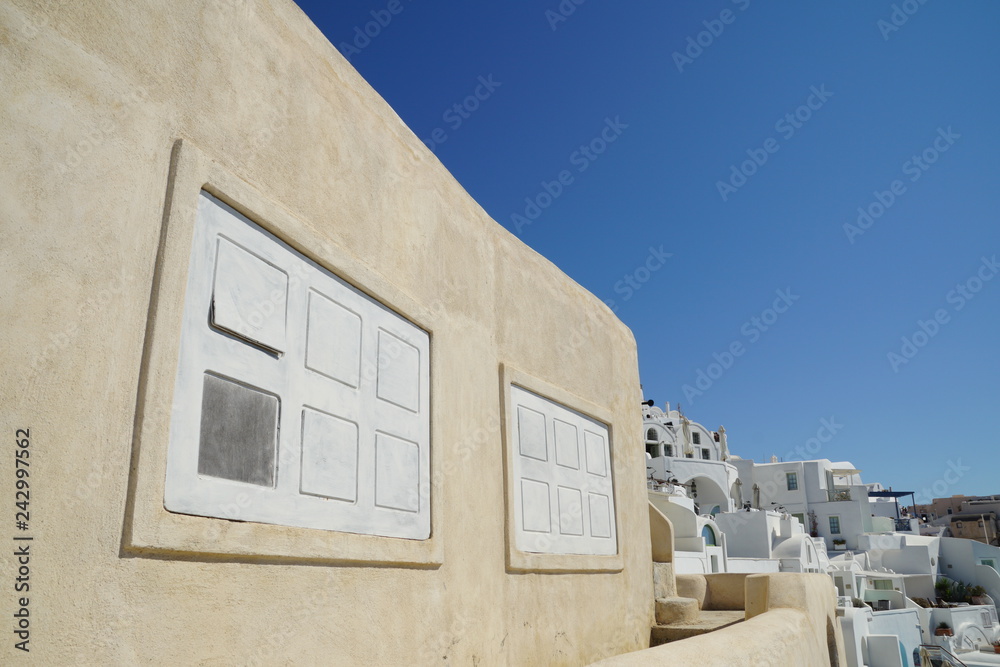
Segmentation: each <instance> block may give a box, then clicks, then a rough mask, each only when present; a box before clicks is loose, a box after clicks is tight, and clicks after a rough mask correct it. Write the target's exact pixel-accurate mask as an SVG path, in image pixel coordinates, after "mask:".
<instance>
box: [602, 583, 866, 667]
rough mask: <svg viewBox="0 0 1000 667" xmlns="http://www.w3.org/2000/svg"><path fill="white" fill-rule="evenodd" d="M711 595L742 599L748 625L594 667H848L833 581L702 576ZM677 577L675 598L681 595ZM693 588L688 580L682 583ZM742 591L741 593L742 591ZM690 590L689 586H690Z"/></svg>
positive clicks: (621, 657)
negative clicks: (688, 666)
mask: <svg viewBox="0 0 1000 667" xmlns="http://www.w3.org/2000/svg"><path fill="white" fill-rule="evenodd" d="M704 578H705V579H706V580H708V583H707V585H708V586H709V587H710V588H711V589H712V592H713V594H715V595H717V596H720V597H726V598H728V599H736V598H737V597H738V596H739V593H738V592H735V591H730V592H728V593H724V592H723V589H725V588H732V587H738V588H742V589H743V590H744V595H745V598H746V620H745V621H742V622H740V623H736V624H735V625H731V626H728V627H725V628H723V629H721V630H716V631H714V632H710V633H708V634H703V635H699V636H697V637H691V638H690V639H684V640H682V641H675V642H670V643H668V644H663V645H662V646H657V647H655V648H650V649H645V650H641V651H636V652H634V653H630V654H627V655H621V656H615V657H611V658H608V659H606V660H602V661H600V662H599V663H598V664H597V665H594V666H593V667H660V666H662V667H672V666H674V665H712V666H713V667H745V666H746V665H754V667H758V666H759V667H785V666H786V665H795V666H796V667H839V666H840V665H846V664H847V662H846V659H845V657H844V656H845V653H844V639H843V634H842V633H841V630H840V623H839V621H838V619H837V615H836V606H835V604H834V602H835V594H836V590H835V589H834V586H833V581H832V580H831V579H830V577H828V576H826V575H825V574H798V573H780V574H751V575H747V576H746V577H745V579H744V581H745V584H744V582H741V581H740V579H742V578H743V577H742V576H740V577H734V576H728V577H723V576H722V575H719V574H711V575H706V576H705V577H704ZM682 581H683V580H682V578H681V577H678V593H679V594H680V595H684V590H682V587H681V583H682ZM686 583H687V584H691V583H692V580H688V581H686ZM744 586H745V587H744ZM688 588H690V586H688Z"/></svg>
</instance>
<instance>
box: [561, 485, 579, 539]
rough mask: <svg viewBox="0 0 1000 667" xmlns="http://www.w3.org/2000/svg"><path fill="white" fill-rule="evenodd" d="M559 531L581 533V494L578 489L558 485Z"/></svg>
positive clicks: (567, 533)
mask: <svg viewBox="0 0 1000 667" xmlns="http://www.w3.org/2000/svg"><path fill="white" fill-rule="evenodd" d="M559 532H560V533H562V534H563V535H583V495H582V494H581V493H580V489H570V488H567V487H565V486H560V487H559Z"/></svg>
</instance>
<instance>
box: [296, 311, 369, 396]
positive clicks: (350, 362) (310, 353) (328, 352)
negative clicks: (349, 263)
mask: <svg viewBox="0 0 1000 667" xmlns="http://www.w3.org/2000/svg"><path fill="white" fill-rule="evenodd" d="M306 368H309V369H311V370H314V371H316V372H317V373H321V374H323V375H325V376H327V377H328V378H331V379H334V380H338V381H340V382H343V383H344V384H346V385H347V386H348V387H353V388H355V389H356V388H357V387H358V382H359V381H360V379H361V316H359V315H358V314H357V313H355V312H353V311H351V310H350V309H349V308H347V307H345V306H344V305H343V304H339V303H337V302H336V301H333V300H331V299H330V298H329V297H326V296H323V295H322V294H320V293H319V292H310V293H309V318H308V322H307V334H306Z"/></svg>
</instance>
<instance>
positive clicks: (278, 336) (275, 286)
mask: <svg viewBox="0 0 1000 667" xmlns="http://www.w3.org/2000/svg"><path fill="white" fill-rule="evenodd" d="M287 296H288V276H287V275H286V274H285V272H284V271H282V270H281V269H279V268H278V267H276V266H273V265H271V264H269V263H268V262H267V261H265V260H264V259H262V258H260V257H258V256H257V255H255V254H254V253H252V252H251V251H248V250H246V249H244V248H241V247H239V246H238V245H236V244H234V243H233V242H232V241H229V240H228V239H226V238H222V237H220V238H219V239H218V251H217V256H216V262H215V284H214V286H213V290H212V323H213V324H215V325H216V326H217V327H219V328H221V329H226V330H228V331H231V332H232V333H235V334H238V335H240V336H243V337H244V338H247V339H249V340H251V341H254V342H257V343H260V344H262V345H264V346H265V347H268V348H270V349H272V350H274V351H276V352H282V351H283V350H284V349H285V300H286V298H287Z"/></svg>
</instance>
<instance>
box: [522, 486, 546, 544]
mask: <svg viewBox="0 0 1000 667" xmlns="http://www.w3.org/2000/svg"><path fill="white" fill-rule="evenodd" d="M521 511H522V522H523V525H524V529H525V530H528V531H531V532H534V533H548V532H550V531H551V530H552V522H551V510H550V508H549V485H548V484H546V483H545V482H538V481H535V480H533V479H522V480H521Z"/></svg>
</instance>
